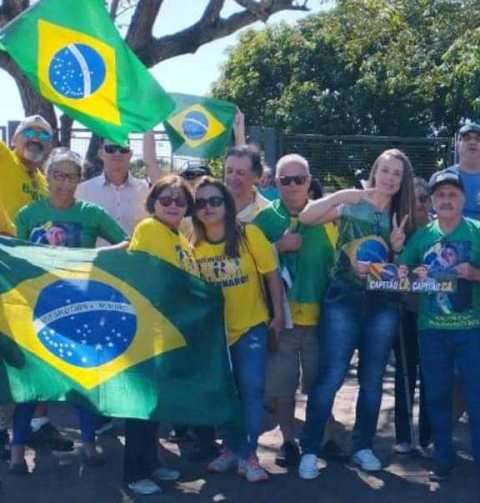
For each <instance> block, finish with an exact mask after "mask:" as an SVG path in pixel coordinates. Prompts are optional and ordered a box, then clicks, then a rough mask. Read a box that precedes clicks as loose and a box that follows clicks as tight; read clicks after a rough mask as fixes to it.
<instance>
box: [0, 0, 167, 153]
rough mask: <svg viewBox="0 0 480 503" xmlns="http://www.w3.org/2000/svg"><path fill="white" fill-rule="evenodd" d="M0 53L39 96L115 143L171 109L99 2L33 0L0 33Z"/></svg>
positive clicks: (149, 125)
mask: <svg viewBox="0 0 480 503" xmlns="http://www.w3.org/2000/svg"><path fill="white" fill-rule="evenodd" d="M0 50H5V51H7V52H8V53H9V55H10V56H11V57H12V58H13V59H14V60H15V62H16V63H17V65H18V66H19V68H20V69H21V70H22V72H23V73H24V74H25V75H26V76H27V77H28V79H29V80H30V82H31V83H32V86H33V87H34V88H35V90H36V91H37V92H38V93H40V94H41V95H42V96H43V97H44V98H45V99H47V100H48V101H50V102H52V103H54V104H56V105H58V106H59V107H60V108H62V109H63V110H64V111H65V112H66V113H67V114H68V115H69V116H70V117H72V118H73V119H75V120H77V121H79V122H81V123H82V124H84V125H85V126H86V127H88V128H89V129H91V130H92V131H93V132H94V133H96V134H97V135H99V136H102V137H104V138H109V139H110V140H112V141H114V142H115V143H118V144H124V143H125V142H126V141H127V139H128V134H129V133H130V132H142V131H148V130H150V129H152V128H153V127H155V126H156V125H157V124H158V123H159V122H162V121H163V120H164V119H165V118H166V117H168V115H169V114H170V113H171V112H172V110H173V109H174V103H173V100H172V99H171V98H170V97H169V95H168V94H167V93H166V92H165V91H164V90H163V89H162V87H161V86H160V85H159V84H158V82H157V81H156V80H155V79H154V78H153V77H152V75H150V73H149V71H148V70H147V69H146V68H145V66H144V65H143V63H142V62H141V61H140V60H139V59H138V58H137V56H136V55H135V54H134V53H133V51H132V50H131V49H130V48H129V47H128V45H127V44H126V43H125V41H124V40H123V39H122V37H121V36H120V34H119V33H118V30H117V29H116V27H115V25H114V24H113V21H112V19H111V17H110V16H109V14H108V12H107V10H106V8H105V2H104V1H103V0H39V1H38V2H36V3H34V4H33V5H32V6H31V7H30V8H29V9H26V10H25V11H24V12H23V13H22V14H21V15H19V16H17V17H16V18H15V19H14V20H13V21H11V22H10V23H8V24H7V25H5V26H4V27H3V28H2V29H1V30H0Z"/></svg>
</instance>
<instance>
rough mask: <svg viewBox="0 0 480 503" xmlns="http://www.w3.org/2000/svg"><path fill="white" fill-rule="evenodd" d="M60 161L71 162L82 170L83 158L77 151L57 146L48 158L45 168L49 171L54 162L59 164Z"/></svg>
mask: <svg viewBox="0 0 480 503" xmlns="http://www.w3.org/2000/svg"><path fill="white" fill-rule="evenodd" d="M60 162H69V163H71V164H74V165H75V166H77V167H78V169H79V170H80V172H81V171H82V165H83V162H82V158H81V157H80V155H78V154H77V153H76V152H73V151H72V150H70V149H69V148H67V147H57V148H54V149H53V150H52V152H51V154H50V156H49V157H48V159H47V162H46V165H45V170H46V171H48V170H49V169H50V167H51V166H52V165H53V164H58V163H60Z"/></svg>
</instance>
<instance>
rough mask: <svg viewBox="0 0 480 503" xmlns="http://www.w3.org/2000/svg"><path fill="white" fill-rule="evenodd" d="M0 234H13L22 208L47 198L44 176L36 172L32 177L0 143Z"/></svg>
mask: <svg viewBox="0 0 480 503" xmlns="http://www.w3.org/2000/svg"><path fill="white" fill-rule="evenodd" d="M0 174H1V179H2V182H1V183H0V202H1V203H2V206H3V209H2V210H1V212H0V233H8V234H15V217H16V216H17V212H18V210H19V209H20V208H22V207H23V206H26V205H27V204H30V203H31V202H32V201H36V200H38V199H40V198H42V197H47V194H48V186H47V180H46V179H45V176H44V175H43V173H42V172H41V171H40V170H38V169H37V170H36V171H35V174H34V175H33V177H31V176H29V174H28V173H27V169H26V168H25V166H24V165H23V163H22V161H21V160H20V159H19V158H18V156H17V154H15V152H14V151H13V150H10V149H9V148H8V147H7V146H6V145H5V143H3V142H1V141H0Z"/></svg>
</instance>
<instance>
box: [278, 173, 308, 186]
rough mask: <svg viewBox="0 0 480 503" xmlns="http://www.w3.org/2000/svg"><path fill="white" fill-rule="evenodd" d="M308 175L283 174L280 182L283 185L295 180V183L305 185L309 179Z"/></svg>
mask: <svg viewBox="0 0 480 503" xmlns="http://www.w3.org/2000/svg"><path fill="white" fill-rule="evenodd" d="M307 178H308V177H307V176H305V175H294V176H281V177H279V180H280V183H281V184H282V185H283V186H285V187H286V186H287V185H290V184H291V183H292V182H295V185H305V182H306V181H307Z"/></svg>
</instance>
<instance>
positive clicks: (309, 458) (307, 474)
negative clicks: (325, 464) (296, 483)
mask: <svg viewBox="0 0 480 503" xmlns="http://www.w3.org/2000/svg"><path fill="white" fill-rule="evenodd" d="M319 475H320V470H319V469H318V458H317V456H315V454H304V455H303V456H302V458H301V459H300V464H299V465H298V476H299V477H300V478H301V479H304V480H313V479H316V478H317V477H318V476H319Z"/></svg>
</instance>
